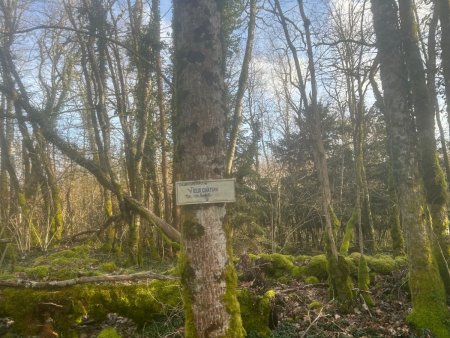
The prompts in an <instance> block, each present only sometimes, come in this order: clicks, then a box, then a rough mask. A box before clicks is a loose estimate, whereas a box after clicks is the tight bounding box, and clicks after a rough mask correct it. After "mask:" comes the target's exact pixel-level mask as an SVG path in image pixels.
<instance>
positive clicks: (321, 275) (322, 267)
mask: <svg viewBox="0 0 450 338" xmlns="http://www.w3.org/2000/svg"><path fill="white" fill-rule="evenodd" d="M327 266H328V263H327V258H326V256H325V255H317V256H313V257H311V258H310V261H309V262H308V263H307V265H306V266H304V268H303V274H304V276H314V277H317V278H318V279H319V280H321V281H325V280H326V279H327V278H328V272H327Z"/></svg>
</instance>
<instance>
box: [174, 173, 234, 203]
mask: <svg viewBox="0 0 450 338" xmlns="http://www.w3.org/2000/svg"><path fill="white" fill-rule="evenodd" d="M234 182H235V179H234V178H231V179H221V180H205V181H181V182H175V192H176V199H177V205H186V204H204V203H228V202H235V201H236V196H235V190H234Z"/></svg>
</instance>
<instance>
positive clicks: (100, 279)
mask: <svg viewBox="0 0 450 338" xmlns="http://www.w3.org/2000/svg"><path fill="white" fill-rule="evenodd" d="M142 279H158V280H177V279H178V278H177V277H173V276H165V275H160V274H157V273H154V272H150V271H143V272H137V273H133V274H130V275H104V276H88V277H78V278H73V279H66V280H59V281H45V282H38V281H31V280H1V281H0V287H1V286H3V287H12V288H30V289H52V288H64V287H67V286H73V285H78V284H89V283H109V282H129V281H136V280H142Z"/></svg>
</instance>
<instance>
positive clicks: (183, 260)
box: [178, 252, 197, 338]
mask: <svg viewBox="0 0 450 338" xmlns="http://www.w3.org/2000/svg"><path fill="white" fill-rule="evenodd" d="M178 269H179V271H180V275H181V285H182V288H181V291H182V292H181V296H182V299H183V309H184V327H185V337H186V338H189V337H193V338H194V337H197V329H196V327H195V323H194V314H193V312H192V300H193V295H192V292H191V290H190V286H189V283H190V280H191V278H192V274H193V273H194V272H193V271H192V268H191V266H190V265H189V262H188V259H187V256H186V255H185V254H184V253H182V252H181V253H180V254H179V257H178Z"/></svg>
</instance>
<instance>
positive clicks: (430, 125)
mask: <svg viewBox="0 0 450 338" xmlns="http://www.w3.org/2000/svg"><path fill="white" fill-rule="evenodd" d="M399 4H400V6H399V12H400V18H401V29H402V32H403V37H404V39H403V42H404V46H405V59H406V66H407V69H408V75H409V84H410V87H411V94H412V103H413V108H414V115H415V118H416V128H417V136H418V144H419V152H420V153H419V156H420V157H419V165H420V168H421V172H422V177H423V182H424V184H425V192H426V198H427V203H428V205H429V209H430V212H431V218H432V220H433V229H434V232H435V234H436V236H437V237H438V239H439V243H440V244H441V246H442V245H447V244H446V235H447V233H448V218H447V182H446V180H445V175H444V173H443V171H442V168H441V166H440V164H439V159H438V155H437V150H436V139H435V128H434V117H435V111H434V104H433V100H432V98H431V97H430V95H429V90H428V88H427V85H426V80H425V70H424V67H423V63H422V58H421V55H420V50H419V44H418V43H419V38H418V35H417V23H416V21H415V17H414V11H413V7H414V6H413V4H412V2H411V0H402V1H400V3H399Z"/></svg>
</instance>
